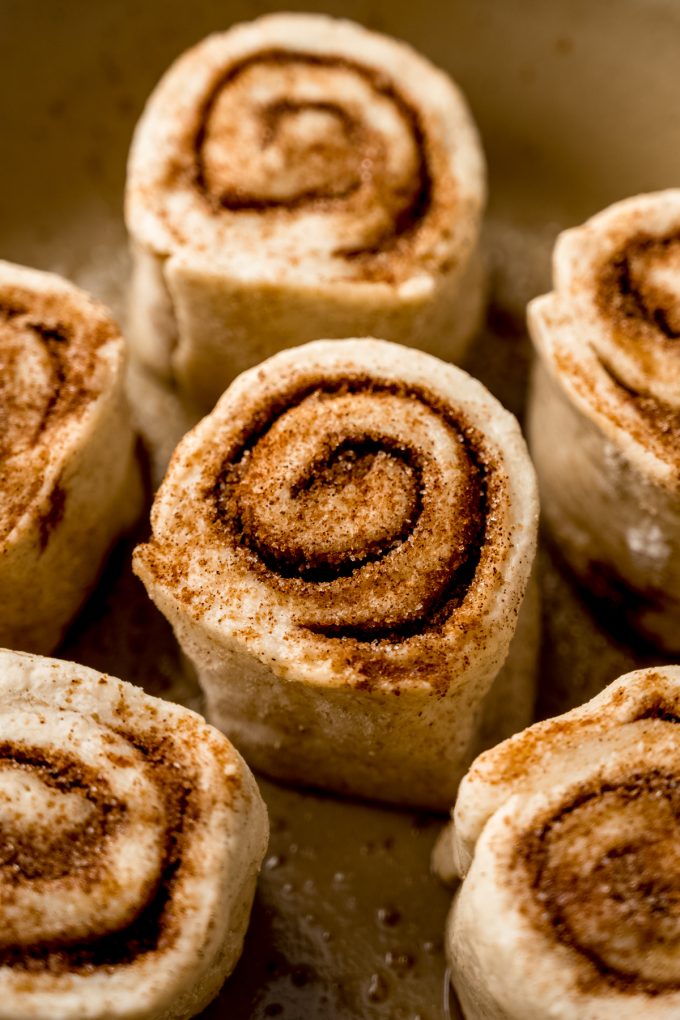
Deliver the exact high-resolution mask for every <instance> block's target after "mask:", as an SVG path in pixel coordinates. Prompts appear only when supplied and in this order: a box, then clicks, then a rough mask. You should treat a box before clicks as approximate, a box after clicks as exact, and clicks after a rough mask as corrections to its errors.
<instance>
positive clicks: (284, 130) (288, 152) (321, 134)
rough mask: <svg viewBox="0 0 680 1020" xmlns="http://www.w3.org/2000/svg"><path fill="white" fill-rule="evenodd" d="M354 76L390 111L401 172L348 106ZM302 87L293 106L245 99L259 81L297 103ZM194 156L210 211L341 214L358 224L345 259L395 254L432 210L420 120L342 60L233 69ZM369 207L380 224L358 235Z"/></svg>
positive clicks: (253, 60) (381, 79)
mask: <svg viewBox="0 0 680 1020" xmlns="http://www.w3.org/2000/svg"><path fill="white" fill-rule="evenodd" d="M354 76H356V77H358V78H360V79H361V80H362V81H363V82H364V83H365V84H366V86H367V87H368V90H369V92H370V95H371V98H372V100H373V102H375V103H378V104H384V105H388V106H389V107H390V112H391V113H392V114H393V116H395V117H396V120H397V123H398V130H399V133H400V136H401V138H402V139H404V140H405V141H406V146H405V148H406V150H407V151H406V157H407V158H405V159H404V160H402V161H401V162H400V165H399V166H398V167H394V166H392V165H391V163H390V160H389V154H388V153H387V152H386V151H385V139H384V138H383V137H381V135H380V134H379V133H378V132H377V131H376V130H374V129H372V128H371V126H370V124H369V123H368V122H367V120H366V119H365V116H364V113H363V111H362V109H361V107H360V106H359V104H358V103H357V102H356V101H353V100H352V99H349V100H348V99H347V97H346V94H345V92H346V90H343V84H344V83H346V81H347V80H348V79H351V78H352V77H354ZM299 80H302V81H304V82H305V90H304V91H305V92H306V95H305V94H301V95H300V97H299V98H297V97H296V98H292V99H291V98H283V99H276V100H274V101H272V102H266V103H264V104H257V105H256V104H255V102H254V101H253V100H252V99H251V96H252V95H253V94H255V95H256V94H257V89H258V83H259V82H261V81H262V82H264V83H267V84H269V85H270V86H271V87H272V89H273V90H274V91H275V92H280V93H281V94H285V95H287V96H290V95H293V96H296V92H297V84H298V81H299ZM334 93H336V94H337V98H332V97H333V95H334ZM319 95H323V96H326V95H330V96H331V98H323V99H319V98H318V96H319ZM312 97H317V98H312ZM253 116H255V117H256V118H257V121H258V123H257V125H256V127H255V128H254V127H253V125H252V124H251V125H249V124H248V123H246V124H245V126H244V118H249V117H253ZM194 150H195V181H196V186H197V187H198V188H199V189H200V190H201V191H202V192H203V193H204V194H205V195H206V197H207V199H208V201H209V202H210V203H211V205H212V207H213V208H215V209H219V208H222V209H226V210H229V211H231V212H235V211H240V210H249V211H257V212H262V213H264V212H267V213H270V214H272V213H276V214H279V215H280V214H282V213H283V214H290V212H291V211H293V210H296V209H300V208H302V207H307V208H313V209H315V210H318V211H321V212H323V211H326V210H328V209H329V208H331V207H333V208H335V207H338V206H342V207H343V208H346V210H347V212H348V214H349V215H351V216H353V217H355V218H356V220H357V231H358V233H357V240H356V244H355V245H354V246H353V247H351V248H346V249H343V250H339V251H337V252H336V254H338V255H341V256H343V257H345V258H348V259H357V258H359V257H363V256H371V255H377V254H379V253H381V252H383V251H385V250H386V249H388V248H390V247H393V246H394V245H395V244H396V243H397V242H398V241H399V240H400V239H402V238H404V237H405V236H406V235H408V234H409V233H411V232H412V231H414V230H415V229H417V228H418V226H419V225H420V223H421V221H422V220H423V219H424V218H425V217H426V216H427V215H428V212H429V210H430V207H431V205H432V189H433V180H432V174H431V172H430V167H429V161H428V155H427V139H426V135H425V131H424V129H423V127H422V124H421V122H420V118H419V116H418V113H417V111H416V110H415V109H414V108H413V107H412V106H411V105H410V103H409V102H408V101H407V100H406V99H405V98H404V96H403V95H402V94H401V92H400V91H399V89H398V88H397V87H396V85H395V84H394V83H393V82H392V81H391V80H390V79H389V78H388V77H387V75H385V74H384V73H381V72H378V71H376V70H374V69H372V68H369V67H365V66H363V65H361V64H359V63H356V62H354V61H351V60H348V59H347V58H345V57H337V56H321V55H318V54H311V53H304V52H294V51H288V50H283V49H271V50H266V51H263V52H261V53H255V54H252V55H250V56H248V57H246V58H245V59H244V60H241V61H239V62H238V63H236V64H234V65H233V66H232V67H230V68H229V69H228V70H227V71H226V72H225V73H224V75H223V76H222V78H221V80H219V81H218V82H217V83H216V84H215V86H214V87H213V90H212V91H211V93H210V95H209V96H208V98H207V99H206V101H205V103H204V106H203V109H202V110H201V113H200V120H199V128H198V131H197V132H196V134H195V138H194ZM259 160H261V161H262V162H261V167H260V166H259V165H258V161H259ZM274 166H275V167H276V173H275V174H274V175H273V176H272V173H271V171H272V168H273V167H274ZM376 206H379V207H381V208H382V210H383V217H382V223H381V224H380V225H378V227H377V229H376V228H375V227H374V228H373V230H372V232H371V233H369V235H367V236H362V231H361V229H360V222H361V219H362V210H364V209H365V210H369V209H370V210H371V211H372V212H374V210H375V208H376Z"/></svg>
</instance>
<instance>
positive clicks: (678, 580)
mask: <svg viewBox="0 0 680 1020" xmlns="http://www.w3.org/2000/svg"><path fill="white" fill-rule="evenodd" d="M554 286H555V290H554V291H553V293H551V294H548V295H545V296H544V297H540V298H537V299H536V300H535V301H533V302H532V303H531V305H530V306H529V327H530V331H531V334H532V337H533V341H534V345H535V347H536V352H537V362H536V366H535V372H534V378H533V385H532V394H531V407H530V445H531V449H532V453H533V456H534V461H535V463H536V467H537V471H538V476H539V483H540V488H541V499H542V507H543V510H544V516H545V521H546V523H547V525H548V527H549V529H550V531H551V532H552V534H553V536H554V538H555V541H556V543H557V545H558V547H559V550H560V552H561V553H562V555H563V556H564V558H565V560H566V562H567V563H568V564H569V565H570V567H571V568H572V569H573V570H574V571H575V573H576V574H577V576H578V577H580V578H581V579H582V581H583V582H584V583H585V584H586V585H587V586H588V587H589V588H590V589H591V590H592V591H593V592H594V593H595V594H596V595H598V596H603V597H604V598H605V599H606V600H608V601H609V602H610V603H613V604H614V605H615V607H616V609H617V610H618V611H619V613H620V614H621V616H622V617H623V618H625V619H626V620H627V621H629V622H630V623H631V624H632V625H633V626H634V627H635V628H636V630H638V631H639V632H640V633H642V635H643V636H644V637H645V638H647V639H648V640H650V641H652V642H653V643H655V644H657V645H660V646H661V647H664V648H665V649H667V650H670V651H679V650H680V190H675V191H664V192H660V193H658V194H655V195H640V196H637V197H636V198H631V199H628V200H626V201H624V202H619V203H618V204H617V205H614V206H612V207H611V208H609V209H607V210H605V211H604V212H602V213H600V214H599V215H597V216H595V217H593V219H591V220H589V221H588V222H587V223H586V224H585V225H584V226H582V227H579V228H577V229H574V230H568V231H566V232H565V233H563V234H562V235H561V236H560V238H559V239H558V242H557V245H556V248H555V256H554Z"/></svg>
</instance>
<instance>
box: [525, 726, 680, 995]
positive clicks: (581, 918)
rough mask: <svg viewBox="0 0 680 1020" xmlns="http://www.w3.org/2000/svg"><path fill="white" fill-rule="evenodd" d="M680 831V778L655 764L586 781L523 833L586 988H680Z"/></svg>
mask: <svg viewBox="0 0 680 1020" xmlns="http://www.w3.org/2000/svg"><path fill="white" fill-rule="evenodd" d="M644 717H645V718H647V717H648V716H647V715H645V716H644ZM654 717H658V718H660V719H666V718H667V716H666V715H665V714H663V715H660V716H657V715H656V714H655V716H654ZM660 725H663V722H661V723H660ZM679 836H680V781H679V780H678V777H677V776H676V775H674V774H673V773H671V772H668V773H666V772H661V771H659V770H651V771H648V772H644V771H640V772H638V773H635V774H633V775H632V776H631V777H630V779H628V780H626V781H624V782H621V783H611V784H608V783H604V784H603V783H598V784H597V785H596V786H593V785H592V784H591V785H588V784H584V787H583V788H582V790H580V791H579V792H578V793H577V794H576V795H575V796H574V797H572V798H571V799H570V802H569V803H568V804H567V805H565V807H563V808H562V809H561V810H559V811H558V812H557V813H556V814H555V815H553V816H552V817H551V818H549V819H548V820H546V821H544V822H542V823H541V824H540V825H538V826H537V827H536V828H535V829H533V830H532V831H531V832H529V833H527V834H526V835H525V836H524V837H523V839H522V841H521V844H520V845H519V847H518V849H517V861H518V863H519V864H520V865H521V866H522V870H523V871H524V872H525V873H528V875H529V879H530V885H531V891H532V901H533V904H534V906H535V907H536V908H538V912H539V918H540V921H541V923H542V925H543V926H544V928H545V930H546V931H549V932H551V933H552V935H553V937H555V938H556V939H557V941H558V942H559V943H560V944H562V945H564V946H567V947H568V948H570V949H571V950H573V951H574V953H576V954H578V956H579V958H580V959H581V960H582V962H583V965H584V968H583V970H582V973H581V976H580V979H579V980H580V983H581V984H582V985H583V987H584V988H586V989H587V990H588V991H592V990H593V989H594V988H595V987H596V986H597V985H598V984H599V983H601V982H602V981H604V982H605V983H606V984H607V985H608V986H610V987H613V988H615V989H616V990H617V991H623V992H631V993H633V992H634V993H645V994H648V995H650V996H654V995H658V994H660V993H662V992H664V991H671V990H677V989H680V839H679Z"/></svg>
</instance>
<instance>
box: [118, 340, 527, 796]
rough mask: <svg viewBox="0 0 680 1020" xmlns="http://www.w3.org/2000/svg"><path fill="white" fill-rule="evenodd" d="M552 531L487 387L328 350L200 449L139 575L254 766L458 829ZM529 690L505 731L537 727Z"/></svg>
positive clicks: (212, 711) (206, 436)
mask: <svg viewBox="0 0 680 1020" xmlns="http://www.w3.org/2000/svg"><path fill="white" fill-rule="evenodd" d="M536 518H537V500H536V492H535V480H534V474H533V469H532V466H531V463H530V461H529V458H528V455H527V452H526V447H525V445H524V441H523V439H522V437H521V434H520V431H519V428H518V426H517V422H516V421H515V419H514V418H513V417H512V415H510V414H509V413H507V412H506V411H504V410H503V408H502V407H501V406H500V405H499V404H498V403H497V402H496V400H495V399H494V398H493V397H491V396H490V394H489V393H488V392H487V391H486V390H485V389H484V388H483V387H482V385H481V384H480V383H478V382H476V381H475V380H473V379H471V378H470V377H469V376H468V375H466V373H464V372H462V371H461V370H460V369H457V368H454V367H453V366H451V365H445V364H443V363H442V362H440V361H438V360H437V359H436V358H433V357H431V356H430V355H426V354H423V353H421V352H418V351H413V350H409V349H408V348H404V347H399V346H397V345H394V344H389V343H385V342H382V341H377V340H345V341H339V340H338V341H319V342H316V343H311V344H307V345H306V346H304V347H300V348H294V349H293V350H291V351H286V352H282V353H280V354H278V355H275V356H274V357H273V358H271V359H270V360H269V361H267V362H265V363H263V364H262V365H260V366H259V367H258V368H255V369H252V370H250V371H249V372H246V373H244V374H243V375H242V376H240V377H239V379H237V380H236V381H235V382H234V383H233V385H232V386H231V387H230V388H229V389H228V390H227V392H226V393H225V394H224V396H223V397H222V399H221V400H220V402H219V403H218V405H217V407H216V408H215V410H214V411H213V413H212V414H211V415H209V416H208V417H207V418H205V419H204V420H203V421H202V422H201V423H200V424H199V425H198V426H197V427H196V428H195V429H194V430H193V432H191V433H189V435H188V436H187V437H185V439H184V440H183V441H182V443H180V445H179V447H178V448H177V450H176V451H175V454H174V456H173V459H172V462H171V466H170V469H169V471H168V474H167V476H166V479H165V481H164V483H163V485H162V487H161V489H160V491H159V493H158V495H157V497H156V501H155V504H154V509H153V514H152V525H153V535H152V538H151V541H150V542H149V543H148V544H147V545H144V546H140V547H138V548H137V550H136V551H135V557H134V565H135V570H136V571H137V573H138V574H139V576H140V577H141V578H142V580H143V581H144V583H145V585H146V587H147V590H148V591H149V594H150V595H151V597H152V599H153V600H154V601H155V602H156V604H157V605H158V606H159V607H160V609H161V610H162V612H163V613H164V614H165V615H166V616H167V617H168V619H169V620H170V621H171V623H172V625H173V627H174V628H175V632H176V634H177V637H178V639H179V641H180V644H181V645H182V647H183V649H184V651H185V652H186V654H187V655H188V656H189V658H190V659H191V660H192V661H193V663H194V665H195V666H196V669H197V671H198V675H199V679H200V681H201V683H202V685H203V687H204V689H205V693H206V696H207V703H208V710H209V716H210V718H211V719H212V721H213V722H215V724H216V725H218V726H219V727H220V728H221V729H223V730H224V731H225V732H226V733H227V734H228V735H229V736H230V737H231V738H232V739H233V740H234V742H235V743H236V746H237V747H239V749H241V750H242V751H243V753H244V754H245V755H246V758H247V759H248V760H249V762H250V763H251V764H253V765H254V766H256V767H257V768H259V769H262V770H263V771H265V772H267V773H269V774H271V775H273V776H277V777H280V778H283V779H286V780H290V781H293V782H299V783H304V784H311V785H315V786H321V787H325V788H329V789H332V790H337V791H340V792H344V793H352V794H357V795H361V796H365V797H370V798H378V799H381V800H388V801H394V802H397V803H403V804H413V805H418V806H423V807H432V808H438V809H444V808H446V807H447V806H450V804H451V803H452V801H453V796H454V793H455V789H456V786H457V783H458V780H459V778H460V775H461V774H462V771H464V769H465V767H466V765H467V763H468V762H469V761H470V759H471V758H472V756H473V755H474V753H475V749H476V747H477V740H478V739H479V732H480V727H482V726H483V725H485V720H484V718H483V716H484V714H485V713H487V711H489V710H488V705H487V700H486V699H487V697H488V696H489V691H490V688H491V687H492V685H493V684H494V682H495V681H496V678H497V677H498V674H499V670H500V668H501V666H502V665H503V662H504V660H505V659H506V656H507V655H508V649H509V647H510V642H511V640H512V637H513V633H514V631H515V627H516V625H517V616H518V612H519V610H520V606H521V604H522V600H523V597H524V593H525V589H526V587H527V582H528V578H529V574H530V570H531V565H532V560H533V557H534V548H535V541H536ZM525 628H526V629H525ZM531 628H532V621H531V614H529V616H527V617H525V618H524V621H523V633H522V637H521V638H520V641H521V640H528V635H529V633H530V631H531ZM515 665H516V664H515ZM503 676H504V679H505V681H507V674H504V675H503ZM504 679H503V678H500V679H499V680H498V681H497V682H498V683H503V682H504ZM531 684H532V676H531V670H530V669H528V670H524V671H523V672H521V671H516V672H515V677H514V680H513V681H512V687H513V689H512V690H511V691H509V692H508V686H509V685H508V684H507V682H506V684H505V690H506V696H508V694H509V697H508V704H507V707H506V711H505V712H501V713H500V716H501V718H500V719H499V718H498V713H496V718H495V719H494V720H493V721H492V722H491V725H492V726H493V727H494V729H495V731H496V732H498V729H499V727H500V728H501V729H502V728H503V723H504V721H505V730H504V732H505V733H507V732H508V731H509V728H510V727H511V726H514V727H516V726H517V725H519V726H521V725H523V724H526V722H527V721H528V718H527V717H528V714H529V712H530V710H531V697H530V691H531ZM518 707H521V711H520V715H521V716H522V718H521V720H520V721H519V722H518V720H517V719H516V715H517V709H518ZM491 714H492V715H493V712H492V713H491ZM510 720H512V722H510Z"/></svg>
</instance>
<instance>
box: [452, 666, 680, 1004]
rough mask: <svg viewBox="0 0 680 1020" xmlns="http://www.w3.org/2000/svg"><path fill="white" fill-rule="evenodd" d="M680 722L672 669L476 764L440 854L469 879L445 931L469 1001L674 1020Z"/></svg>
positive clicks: (678, 990)
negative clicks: (490, 976) (490, 971)
mask: <svg viewBox="0 0 680 1020" xmlns="http://www.w3.org/2000/svg"><path fill="white" fill-rule="evenodd" d="M678 723H680V669H678V668H677V667H666V668H664V669H649V670H640V671H638V672H637V673H630V674H627V675H626V676H623V677H620V678H619V680H617V681H616V682H615V683H613V684H611V685H610V687H608V688H607V689H606V690H605V691H604V692H603V693H602V694H601V695H599V696H598V697H597V698H595V699H593V701H591V702H589V703H588V704H587V705H585V706H583V707H582V708H578V709H574V710H573V711H572V712H569V713H567V714H566V715H564V716H561V717H559V718H557V719H553V720H548V721H547V722H544V723H538V724H536V725H535V726H532V727H531V728H529V729H528V730H525V731H524V733H522V734H519V735H518V736H517V737H513V738H511V739H510V740H508V741H505V742H504V743H503V744H500V745H499V746H498V747H496V748H494V749H493V750H491V751H489V752H486V753H485V754H484V755H482V756H481V757H480V758H479V759H478V760H477V761H476V762H475V763H474V764H473V767H472V769H471V770H470V772H469V773H468V776H467V777H466V779H465V780H464V781H463V784H462V786H461V791H460V794H459V799H458V802H457V804H456V809H455V814H454V818H455V823H456V826H455V830H453V837H452V842H451V843H450V844H448V849H447V843H446V840H442V842H441V844H440V847H439V849H438V851H437V856H438V861H437V863H438V866H439V867H440V870H441V871H442V872H443V873H446V864H447V856H448V854H449V851H450V849H453V861H451V860H449V864H451V863H453V870H454V871H455V872H457V873H458V874H459V875H460V876H463V877H464V880H463V886H462V889H461V892H460V895H459V897H458V898H457V900H456V901H455V902H454V907H453V910H452V913H451V917H450V920H449V935H448V939H449V943H448V948H449V956H450V960H451V962H452V965H453V970H454V978H455V982H456V984H457V986H458V987H459V990H460V992H461V995H462V998H463V1000H464V1002H472V1001H473V1000H474V1001H476V1002H478V1003H485V1002H487V1001H488V1000H489V996H491V997H492V998H493V999H494V1001H495V1003H496V1006H497V1012H496V1013H493V1014H488V1015H494V1016H498V1017H504V1018H506V1017H507V1018H512V1020H515V1018H517V1020H519V1018H520V1017H522V1020H524V1018H530V1020H535V1018H542V1017H548V1016H552V1015H553V1012H552V1007H551V1005H550V1003H551V997H552V994H553V989H555V988H558V989H559V991H560V1003H561V1007H560V1008H561V1010H562V1015H563V1016H564V1017H565V1018H568V1017H572V1016H573V1017H581V1016H583V1015H586V1014H587V1015H588V1016H592V1017H593V1020H601V1018H602V1020H604V1018H607V1020H610V1018H613V1017H616V1016H621V1017H624V1018H626V1020H627V1018H628V1017H631V1018H632V1017H642V1016H645V1017H647V1016H649V1017H654V1018H657V1017H658V1018H664V1020H665V1018H667V1017H671V1016H674V1015H675V1014H676V1012H677V1009H678V1003H679V1002H680V853H679V852H678V836H679V826H680V737H679V735H678V734H679V731H678ZM447 838H448V837H447ZM492 919H493V920H492ZM494 931H498V932H501V931H502V932H503V933H504V937H503V939H504V940H503V945H502V947H501V946H500V943H499V939H498V938H497V937H496V935H495V934H494V933H493V932H494ZM491 958H493V959H494V960H495V964H496V973H497V976H498V980H497V981H495V982H489V983H488V986H487V987H482V985H484V979H482V978H481V977H480V975H481V974H483V973H486V972H487V970H485V967H486V966H487V964H488V962H489V961H490V959H491ZM477 967H479V969H478V970H476V968H477ZM529 973H531V975H532V981H530V982H528V983H527V978H528V975H529ZM492 985H493V988H494V990H493V991H491V986H492ZM479 1008H482V1007H481V1006H480V1007H479ZM467 1015H468V1014H467V1013H466V1016H467ZM469 1015H470V1016H471V1017H472V1018H475V1017H476V1016H478V1015H482V1014H478V1013H477V1012H475V1010H474V1009H471V1011H470V1014H469ZM483 1015H487V1014H483Z"/></svg>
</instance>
